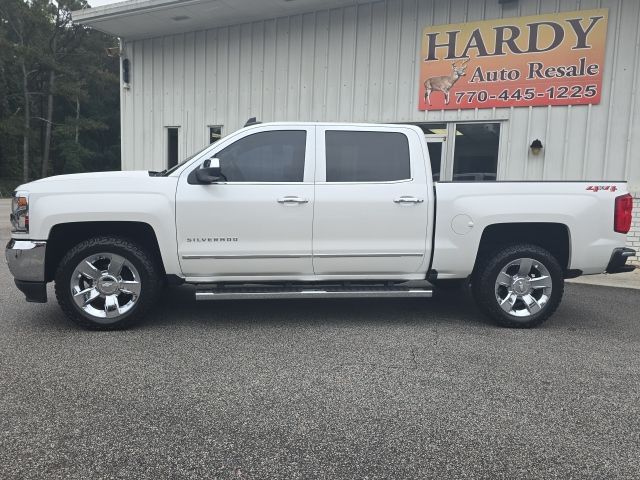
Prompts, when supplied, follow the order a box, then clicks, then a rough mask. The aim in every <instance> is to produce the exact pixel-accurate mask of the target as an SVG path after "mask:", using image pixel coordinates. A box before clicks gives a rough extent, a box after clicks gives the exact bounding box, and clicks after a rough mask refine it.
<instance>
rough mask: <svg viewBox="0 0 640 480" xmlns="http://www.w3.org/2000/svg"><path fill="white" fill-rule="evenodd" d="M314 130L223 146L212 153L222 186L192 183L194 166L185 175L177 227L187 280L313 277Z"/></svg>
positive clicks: (265, 134) (274, 130) (253, 133)
mask: <svg viewBox="0 0 640 480" xmlns="http://www.w3.org/2000/svg"><path fill="white" fill-rule="evenodd" d="M314 132H315V128H314V127H309V128H305V127H291V128H287V130H282V127H275V126H274V127H270V126H264V127H262V128H260V129H252V130H249V131H244V132H241V133H240V134H239V135H237V136H235V137H234V138H231V139H226V141H225V140H222V141H220V145H219V147H218V149H217V150H214V151H213V153H212V155H210V156H211V157H215V158H218V159H219V160H220V167H221V172H222V174H223V175H224V176H225V177H226V180H225V181H222V182H219V183H215V184H211V185H201V184H195V183H194V182H193V178H192V182H191V183H189V182H190V181H189V173H190V170H193V169H189V170H187V171H185V173H183V174H182V175H181V177H180V180H179V185H178V191H177V194H176V223H177V235H178V238H177V240H178V254H179V257H180V265H181V267H182V272H183V274H184V275H185V276H187V277H203V281H205V277H209V280H219V279H225V278H227V279H229V280H233V279H234V277H237V278H236V279H238V280H240V279H241V277H243V276H252V277H255V276H261V277H264V278H265V279H280V278H303V277H309V278H310V277H311V276H312V275H313V266H312V258H311V255H312V249H311V231H312V221H313V207H314V186H313V174H314V173H313V172H314V160H315V152H314V144H315V138H314V135H315V133H314ZM199 166H200V165H198V167H199ZM192 177H193V176H192Z"/></svg>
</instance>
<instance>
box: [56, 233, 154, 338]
mask: <svg viewBox="0 0 640 480" xmlns="http://www.w3.org/2000/svg"><path fill="white" fill-rule="evenodd" d="M161 279H162V277H161V275H160V269H159V267H158V265H157V263H156V262H155V261H154V259H153V258H152V257H151V256H150V255H149V254H147V253H146V252H145V250H144V249H143V248H142V247H140V246H139V245H138V244H136V243H135V242H133V241H131V240H128V239H125V238H121V237H116V236H101V237H96V238H91V239H89V240H85V241H83V242H81V243H79V244H78V245H76V246H75V247H73V248H72V249H71V250H70V251H69V252H67V254H66V255H65V256H64V257H63V259H62V260H61V261H60V264H59V266H58V269H57V271H56V275H55V292H56V298H57V299H58V304H59V305H60V307H61V308H62V311H63V312H64V313H65V314H66V315H67V317H69V319H71V320H72V321H73V322H75V323H76V324H78V325H80V326H81V327H84V328H89V329H94V330H114V329H121V328H126V327H129V326H131V325H133V324H134V323H136V322H138V321H139V320H141V319H142V317H143V316H144V315H145V314H146V313H147V312H148V311H149V310H150V309H151V307H152V306H153V305H154V304H155V301H156V299H157V297H158V294H159V292H160V289H161V285H162V283H161Z"/></svg>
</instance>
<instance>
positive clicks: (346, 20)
mask: <svg viewBox="0 0 640 480" xmlns="http://www.w3.org/2000/svg"><path fill="white" fill-rule="evenodd" d="M598 7H607V8H609V28H608V34H607V48H606V59H605V65H604V77H603V93H602V100H601V103H600V104H599V105H592V106H567V107H560V106H558V107H528V108H493V109H481V110H457V111H456V110H449V111H428V112H421V111H419V110H418V109H417V100H418V98H417V97H418V71H419V68H420V52H419V50H420V36H421V32H422V28H423V27H424V26H426V25H434V24H446V23H452V22H464V21H474V20H483V19H490V18H500V17H513V16H524V15H533V14H538V13H551V12H557V11H571V10H576V9H591V8H598ZM639 22H640V2H637V1H636V0H533V1H525V0H522V1H520V2H518V3H516V4H507V5H505V6H504V7H501V6H500V5H499V4H498V2H497V1H494V0H477V1H476V0H473V1H472V0H452V1H451V2H442V1H437V0H385V1H380V2H374V3H366V4H362V5H358V6H350V7H346V8H337V9H330V10H322V11H318V12H316V13H309V14H304V15H294V16H290V17H283V18H278V19H269V20H265V21H259V22H253V23H247V24H243V25H234V26H230V27H222V28H217V29H211V30H207V31H199V32H192V33H187V34H179V35H172V36H167V37H162V38H156V39H153V40H140V41H134V42H129V43H126V44H125V45H124V51H125V54H126V55H127V56H128V58H129V59H130V60H131V62H132V84H131V89H130V90H123V92H122V97H121V98H122V109H123V114H122V118H123V121H122V126H123V127H122V130H123V132H122V135H123V140H122V143H123V168H125V169H133V168H153V169H161V168H164V167H165V161H166V145H165V143H166V132H165V131H164V128H165V127H166V126H179V127H181V128H180V137H179V141H180V154H181V156H183V157H184V156H186V155H189V154H191V153H193V152H194V151H196V150H198V149H199V148H201V147H202V146H203V145H204V144H205V143H206V141H207V138H208V136H207V130H206V127H207V125H216V124H221V125H224V133H225V134H228V133H230V132H232V131H234V130H236V129H237V128H240V127H242V125H243V124H244V122H245V121H246V120H247V118H249V117H250V116H257V117H258V118H259V119H260V120H263V121H270V120H314V121H332V120H340V121H372V122H381V121H384V122H399V121H412V122H417V121H436V122H437V121H475V120H492V119H493V120H496V121H502V122H503V123H502V132H501V148H500V159H499V175H500V177H501V178H503V179H531V180H537V179H548V180H555V179H586V178H588V179H594V180H598V179H602V180H604V179H607V178H608V179H620V178H626V179H628V180H630V181H632V182H633V185H632V186H633V187H634V188H636V189H638V188H640V185H639V184H640V162H638V161H637V160H636V158H637V154H636V152H637V151H639V149H640V109H639V108H638V104H639V103H640V102H639V101H638V99H637V93H636V89H637V87H638V79H639V78H640V60H639V54H638V51H639V50H640V33H639V30H638V28H637V26H638V24H639ZM634 46H635V47H636V48H633V47H634ZM535 138H539V139H540V140H542V142H543V144H544V146H545V148H544V150H543V153H542V154H541V155H538V156H533V155H531V154H530V152H529V148H528V145H529V144H530V143H531V141H532V140H533V139H535Z"/></svg>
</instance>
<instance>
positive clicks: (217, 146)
mask: <svg viewBox="0 0 640 480" xmlns="http://www.w3.org/2000/svg"><path fill="white" fill-rule="evenodd" d="M270 131H279V132H281V131H304V132H306V133H307V136H306V138H307V139H306V148H305V158H304V173H303V180H302V182H254V181H252V182H226V181H220V182H216V183H214V184H212V185H305V184H306V185H312V184H313V183H314V174H315V162H316V147H315V145H316V128H315V126H312V125H297V124H296V125H287V124H270V125H257V126H255V127H252V128H247V129H242V130H239V131H237V132H235V133H232V134H231V135H227V136H225V137H223V138H221V139H220V140H219V141H217V142H216V143H213V144H211V145H210V146H209V148H206V149H205V150H204V151H203V152H202V153H201V154H200V155H198V158H196V159H194V160H193V162H192V163H191V164H189V165H188V166H186V167H185V168H184V169H183V170H181V171H180V172H179V173H178V175H180V176H181V177H182V176H184V178H188V177H189V175H190V174H191V173H192V172H193V171H194V170H196V169H197V168H200V167H201V166H202V163H203V162H204V161H205V160H207V159H210V158H216V155H217V154H218V153H219V152H221V151H222V150H224V149H225V148H227V147H229V146H230V145H232V144H234V143H236V142H238V141H240V140H242V139H243V138H245V137H248V136H250V135H255V134H256V133H263V132H270ZM223 173H224V172H223ZM194 185H195V184H194ZM198 185H200V184H198Z"/></svg>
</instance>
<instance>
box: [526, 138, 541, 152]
mask: <svg viewBox="0 0 640 480" xmlns="http://www.w3.org/2000/svg"><path fill="white" fill-rule="evenodd" d="M529 148H530V149H531V153H533V154H534V155H538V154H539V153H540V150H542V149H543V148H544V147H543V146H542V142H541V141H540V140H538V139H537V138H536V139H535V140H534V141H533V142H531V145H529Z"/></svg>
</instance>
